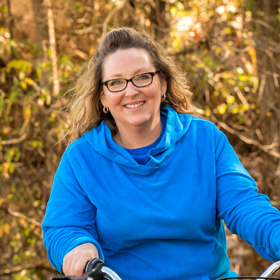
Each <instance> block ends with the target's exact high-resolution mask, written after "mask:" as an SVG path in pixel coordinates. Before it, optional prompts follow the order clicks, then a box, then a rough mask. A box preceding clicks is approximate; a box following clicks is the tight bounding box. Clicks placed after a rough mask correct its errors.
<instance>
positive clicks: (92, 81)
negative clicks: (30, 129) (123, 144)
mask: <svg viewBox="0 0 280 280" xmlns="http://www.w3.org/2000/svg"><path fill="white" fill-rule="evenodd" d="M129 48H139V49H144V50H146V51H147V52H148V54H149V55H150V58H151V62H152V64H153V65H154V67H155V69H156V70H159V71H160V72H159V77H160V79H164V80H165V81H166V83H167V91H166V99H165V100H163V101H162V104H161V106H162V107H163V106H164V105H165V104H168V105H169V106H171V107H172V108H173V109H174V110H175V111H176V112H177V113H181V114H186V113H188V114H195V110H194V108H193V106H192V102H191V97H192V94H191V92H190V91H189V87H188V86H187V83H186V79H185V78H184V75H183V73H182V71H181V69H180V68H179V67H178V66H177V65H176V64H175V62H174V61H173V60H172V59H171V58H170V57H168V56H167V55H164V52H163V50H162V48H161V47H160V45H159V44H157V43H156V42H155V41H154V40H153V39H152V38H151V37H150V36H149V35H147V34H146V33H140V32H138V31H136V30H135V29H133V28H117V29H112V30H110V31H109V32H107V33H105V34H104V35H103V37H102V40H101V43H100V46H99V48H98V50H97V51H96V53H95V55H94V56H93V57H92V58H91V59H90V60H89V62H88V63H86V64H85V66H84V67H83V68H82V74H81V76H80V77H79V78H78V80H77V84H76V87H75V89H74V90H75V93H74V96H73V100H72V102H71V104H70V106H69V107H70V116H71V126H70V131H69V132H70V139H69V143H71V142H73V141H74V140H76V139H78V138H79V137H81V136H82V135H83V134H84V133H85V132H87V131H89V130H91V129H92V128H93V127H94V126H98V125H100V123H101V122H102V121H107V123H108V124H109V126H110V128H111V130H112V133H113V134H114V133H116V131H117V127H116V123H115V121H114V118H113V116H112V115H111V113H110V112H108V113H107V114H105V113H104V112H103V105H102V103H101V92H102V85H101V81H102V77H103V65H104V61H105V58H106V57H107V56H108V55H110V54H112V53H115V52H116V51H117V50H120V49H121V50H125V49H129Z"/></svg>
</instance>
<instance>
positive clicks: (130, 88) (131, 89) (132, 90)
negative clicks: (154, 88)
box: [125, 81, 139, 96]
mask: <svg viewBox="0 0 280 280" xmlns="http://www.w3.org/2000/svg"><path fill="white" fill-rule="evenodd" d="M138 93H139V89H138V87H136V86H135V85H134V84H133V83H132V82H131V81H129V82H128V84H127V87H126V89H125V96H133V95H136V94H138Z"/></svg>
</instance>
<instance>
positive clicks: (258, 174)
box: [0, 0, 280, 280]
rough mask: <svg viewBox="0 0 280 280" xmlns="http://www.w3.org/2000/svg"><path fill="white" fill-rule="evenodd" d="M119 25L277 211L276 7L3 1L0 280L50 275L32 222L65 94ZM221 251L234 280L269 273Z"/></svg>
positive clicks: (238, 1)
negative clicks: (168, 69)
mask: <svg viewBox="0 0 280 280" xmlns="http://www.w3.org/2000/svg"><path fill="white" fill-rule="evenodd" d="M122 26H130V27H135V28H136V29H140V30H146V31H147V32H149V33H150V34H152V36H153V37H154V38H155V39H156V40H157V41H158V42H159V43H160V44H161V45H163V46H164V47H165V49H166V52H167V53H168V54H169V56H171V57H172V58H173V59H174V60H175V61H176V62H177V63H178V65H180V66H181V67H182V68H183V69H184V72H185V74H186V78H187V80H188V82H189V85H190V89H191V91H192V92H193V94H194V95H193V100H194V103H195V105H196V106H197V108H198V109H199V112H200V113H201V114H202V116H203V117H204V118H207V119H209V120H211V121H213V122H214V123H216V125H217V126H218V127H219V128H220V129H221V130H222V131H224V132H225V133H226V135H227V136H228V138H229V140H230V142H231V144H232V145H233V146H234V148H235V151H236V152H237V153H238V156H239V158H240V159H241V161H242V163H243V164H244V166H245V167H246V168H247V170H248V171H249V172H250V174H251V175H252V176H253V177H254V179H255V180H256V181H257V184H258V187H259V189H260V191H261V192H263V193H265V194H267V195H268V196H269V197H270V198H271V202H272V204H273V205H274V206H275V207H277V208H278V209H279V208H280V200H279V199H280V146H279V138H280V88H279V87H280V86H279V84H280V35H279V34H280V1H278V0H181V1H175V0H164V1H163V0H130V1H128V0H112V1H109V0H95V1H94V0H63V1H62V0H56V1H54V0H0V240H1V242H0V256H1V257H0V279H2V280H9V279H14V280H27V279H35V280H36V279H49V278H50V277H51V276H54V275H58V274H57V272H55V270H54V269H53V268H52V266H51V265H50V264H49V262H48V260H47V257H46V251H45V248H44V246H43V240H42V232H41V228H40V224H41V222H42V219H43V217H44V212H45V209H46V204H47V201H48V197H49V194H50V190H51V185H52V179H53V176H54V173H55V171H56V168H57V165H58V163H59V161H60V158H61V155H62V153H63V151H64V150H65V148H66V145H67V139H66V138H65V137H64V135H65V134H66V133H67V131H68V128H69V118H68V113H67V112H66V111H65V110H64V106H65V104H67V102H68V100H69V98H70V97H71V92H69V93H68V94H66V92H67V91H69V90H70V89H72V88H73V87H74V85H75V80H76V79H77V77H78V75H79V69H80V68H81V65H82V64H83V63H84V62H85V61H87V60H88V58H89V57H90V56H91V55H92V54H93V53H94V51H95V47H96V46H97V44H98V42H99V41H100V37H101V35H102V33H103V32H104V31H106V30H108V29H110V28H111V27H122ZM65 94H66V95H65ZM228 250H229V255H230V258H231V265H232V268H233V269H235V270H236V271H237V272H238V273H239V274H240V275H259V274H260V273H261V272H262V271H263V270H264V269H265V267H267V266H268V265H269V264H270V262H268V261H266V260H264V259H263V258H262V257H260V256H259V255H258V254H257V253H256V252H255V251H254V250H253V249H252V248H251V247H250V246H249V245H247V244H245V242H243V241H241V240H240V239H239V238H238V237H237V236H235V235H231V234H230V233H229V232H228ZM186 265H187V264H186Z"/></svg>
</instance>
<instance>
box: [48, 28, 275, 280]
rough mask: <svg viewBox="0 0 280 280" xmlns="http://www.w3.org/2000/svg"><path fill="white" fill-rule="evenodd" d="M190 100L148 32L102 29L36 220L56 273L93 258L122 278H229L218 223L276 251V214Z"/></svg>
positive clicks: (271, 255)
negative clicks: (42, 212) (67, 141)
mask: <svg viewBox="0 0 280 280" xmlns="http://www.w3.org/2000/svg"><path fill="white" fill-rule="evenodd" d="M190 97H191V94H190V92H189V91H188V88H187V86H186V83H185V81H184V79H183V76H182V74H181V72H180V71H179V70H178V69H177V67H176V66H175V65H174V62H172V61H171V60H170V59H169V58H167V57H165V56H164V55H163V54H162V51H161V50H160V47H159V46H158V45H157V44H156V43H155V42H154V41H153V40H152V39H151V38H149V37H148V36H147V35H144V34H140V33H138V32H136V31H135V30H133V29H131V28H121V29H114V30H112V31H110V32H109V33H107V34H105V36H104V38H103V40H102V43H101V45H100V48H99V50H98V51H97V53H96V55H95V57H94V61H93V62H90V63H89V66H88V67H87V69H86V71H85V73H84V74H83V75H82V77H81V78H80V80H79V82H78V84H77V99H76V101H75V103H74V105H73V107H72V117H73V121H72V129H71V142H72V143H71V145H70V146H69V147H68V149H67V150H66V151H65V153H64V155H63V158H62V160H61V163H60V165H59V168H58V170H57V173H56V176H55V179H54V184H53V189H52V193H51V197H50V201H49V203H48V208H47V212H46V216H45V219H44V222H43V232H44V240H45V245H46V247H47V251H48V256H49V259H50V261H51V263H52V264H53V265H54V266H55V267H56V268H57V269H58V270H60V269H61V267H62V269H63V272H64V273H65V274H66V275H72V276H81V275H82V271H83V268H84V266H85V263H86V262H87V261H88V260H90V259H92V258H95V257H99V258H101V259H105V261H106V263H107V264H108V265H109V266H110V267H111V268H113V269H114V270H115V271H116V272H117V273H118V274H119V275H120V276H121V278H122V279H124V280H128V279H134V280H140V279H141V280H142V279H153V280H163V279H164V280H167V279H173V280H175V279H176V280H186V279H217V278H220V277H227V276H235V275H236V273H235V272H233V271H230V270H229V260H228V256H227V251H226V236H225V232H224V227H223V223H222V220H224V221H225V223H226V224H227V226H228V228H229V229H230V230H231V232H233V233H237V234H238V235H239V236H240V237H241V238H243V239H244V240H246V241H247V242H249V243H250V244H252V245H253V246H254V247H255V249H256V250H257V251H258V252H259V253H260V254H261V255H262V256H263V257H265V258H267V259H269V260H278V259H279V258H280V250H279V248H280V214H279V211H278V210H276V209H275V208H273V207H272V206H271V205H270V203H269V200H268V198H267V197H266V196H264V195H261V194H258V193H257V188H256V184H255V182H254V180H253V179H252V178H251V177H250V175H249V174H248V172H247V171H246V170H245V169H244V168H243V166H242V165H241V163H240V162H239V160H238V158H237V156H236V154H235V153H234V151H233V149H232V147H231V146H230V144H229V143H228V141H227V139H226V137H225V135H224V134H223V133H222V132H220V131H219V130H218V129H217V128H216V127H215V126H214V124H212V123H211V122H208V121H205V120H202V119H199V118H197V117H194V114H193V109H192V105H191V101H190ZM74 140H75V141H74Z"/></svg>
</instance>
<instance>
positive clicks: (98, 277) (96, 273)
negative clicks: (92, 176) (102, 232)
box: [52, 259, 280, 280]
mask: <svg viewBox="0 0 280 280" xmlns="http://www.w3.org/2000/svg"><path fill="white" fill-rule="evenodd" d="M279 269H280V261H278V262H275V263H273V264H272V265H270V266H269V267H268V268H267V269H266V270H265V271H264V272H263V273H262V274H261V276H236V277H226V278H220V279H217V280H230V279H257V280H261V279H274V280H280V278H277V277H271V276H272V275H273V274H274V273H275V272H276V271H277V270H279ZM104 279H108V280H122V279H121V278H120V277H119V276H118V275H117V273H116V272H114V271H113V270H112V269H111V268H109V267H108V266H107V265H106V264H105V263H104V262H103V261H102V260H100V259H93V260H91V261H89V262H88V263H87V265H86V267H85V270H84V275H83V276H82V277H72V276H59V277H52V280H104Z"/></svg>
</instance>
